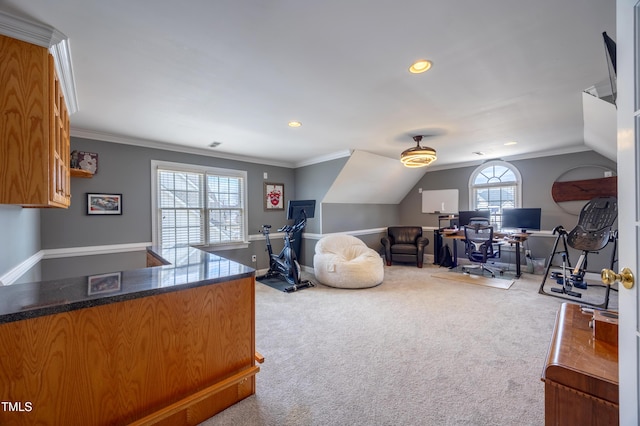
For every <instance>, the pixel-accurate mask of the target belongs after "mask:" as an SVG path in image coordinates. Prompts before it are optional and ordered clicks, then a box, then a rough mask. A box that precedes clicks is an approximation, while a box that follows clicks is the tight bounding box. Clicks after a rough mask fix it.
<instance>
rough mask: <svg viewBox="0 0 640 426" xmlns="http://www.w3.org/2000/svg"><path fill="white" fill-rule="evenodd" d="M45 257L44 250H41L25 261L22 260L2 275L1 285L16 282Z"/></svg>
mask: <svg viewBox="0 0 640 426" xmlns="http://www.w3.org/2000/svg"><path fill="white" fill-rule="evenodd" d="M43 257H44V253H43V251H42V250H40V251H39V252H37V253H36V254H34V255H33V256H30V257H29V258H27V259H26V260H24V261H23V262H20V263H19V264H18V265H17V266H15V267H14V268H12V269H11V270H9V272H7V273H6V274H4V275H0V285H11V284H13V283H15V282H16V281H18V280H19V279H20V277H21V276H23V275H24V274H26V273H27V271H28V270H29V269H31V268H33V267H34V266H35V265H37V264H38V262H40V261H41V260H42V258H43Z"/></svg>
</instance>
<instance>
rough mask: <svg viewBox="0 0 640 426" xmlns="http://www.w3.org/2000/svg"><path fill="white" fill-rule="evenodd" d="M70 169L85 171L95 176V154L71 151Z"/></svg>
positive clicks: (96, 161)
mask: <svg viewBox="0 0 640 426" xmlns="http://www.w3.org/2000/svg"><path fill="white" fill-rule="evenodd" d="M71 168H78V169H81V170H85V171H87V172H89V173H91V174H92V175H95V174H96V173H98V154H97V153H96V152H87V151H73V152H72V153H71Z"/></svg>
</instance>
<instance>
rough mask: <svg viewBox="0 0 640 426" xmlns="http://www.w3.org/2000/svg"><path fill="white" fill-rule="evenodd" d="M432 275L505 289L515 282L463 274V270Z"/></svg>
mask: <svg viewBox="0 0 640 426" xmlns="http://www.w3.org/2000/svg"><path fill="white" fill-rule="evenodd" d="M431 276H432V277H433V278H439V279H443V280H449V281H456V282H461V283H466V284H476V285H483V286H486V287H493V288H500V289H503V290H508V289H509V288H510V287H511V286H512V285H513V282H514V280H512V279H502V278H490V277H481V276H479V275H471V274H463V273H461V272H439V273H435V274H431Z"/></svg>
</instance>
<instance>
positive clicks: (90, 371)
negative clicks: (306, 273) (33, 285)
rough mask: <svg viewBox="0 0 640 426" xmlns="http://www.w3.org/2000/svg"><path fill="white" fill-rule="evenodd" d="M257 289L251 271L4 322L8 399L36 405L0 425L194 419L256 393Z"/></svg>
mask: <svg viewBox="0 0 640 426" xmlns="http://www.w3.org/2000/svg"><path fill="white" fill-rule="evenodd" d="M254 286H255V280H254V278H253V277H251V278H243V279H239V280H234V281H229V282H227V283H221V284H214V285H207V286H202V287H196V288H189V289H184V290H178V291H174V292H170V293H165V294H160V295H155V296H150V297H143V298H139V299H134V300H128V301H123V302H117V303H111V304H108V305H102V306H96V307H92V308H87V309H80V310H75V311H71V312H65V313H60V314H54V315H49V316H44V317H38V318H32V319H28V320H22V321H17V322H12V323H7V324H1V325H0V398H1V399H0V400H2V401H23V402H25V401H29V402H31V404H32V407H33V409H32V410H31V411H30V412H20V413H17V412H2V411H0V424H18V425H21V424H41V425H53V424H65V425H76V424H77V425H86V424H91V425H107V424H109V425H112V424H129V423H131V422H134V421H136V420H139V419H145V420H144V421H143V422H142V423H141V424H165V423H167V422H169V423H167V424H173V425H176V424H177V425H181V424H184V425H187V424H189V425H191V424H197V423H198V422H201V421H202V420H204V419H206V418H208V417H210V416H212V415H213V414H215V413H217V412H219V411H221V410H223V409H225V408H227V407H228V406H230V405H232V404H233V403H235V402H237V401H239V400H240V399H242V398H245V397H247V396H249V395H251V394H253V393H254V392H255V373H256V372H257V371H258V370H259V368H258V367H257V366H255V362H254V354H255V329H254V327H255V314H254V312H255V292H254ZM199 392H200V393H199ZM194 395H195V396H197V397H194ZM206 401H208V402H206ZM167 407H170V408H171V409H168V408H167ZM178 419H182V420H178ZM194 419H195V420H194Z"/></svg>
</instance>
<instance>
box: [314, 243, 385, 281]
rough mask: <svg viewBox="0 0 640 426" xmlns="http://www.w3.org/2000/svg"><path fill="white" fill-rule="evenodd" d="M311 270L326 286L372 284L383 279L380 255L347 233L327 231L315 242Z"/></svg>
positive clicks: (382, 265)
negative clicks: (326, 233)
mask: <svg viewBox="0 0 640 426" xmlns="http://www.w3.org/2000/svg"><path fill="white" fill-rule="evenodd" d="M313 270H314V272H315V275H316V279H317V280H318V281H320V282H321V283H322V284H324V285H327V286H329V287H338V288H367V287H374V286H377V285H378V284H380V283H381V282H382V280H383V279H384V263H383V260H382V257H380V255H379V254H378V253H377V252H376V251H375V250H373V249H370V248H369V247H367V245H366V244H365V243H364V242H362V240H360V239H359V238H356V237H353V236H351V235H347V234H336V235H328V236H326V237H323V238H321V239H320V240H319V241H318V242H317V243H316V248H315V255H314V256H313Z"/></svg>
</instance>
